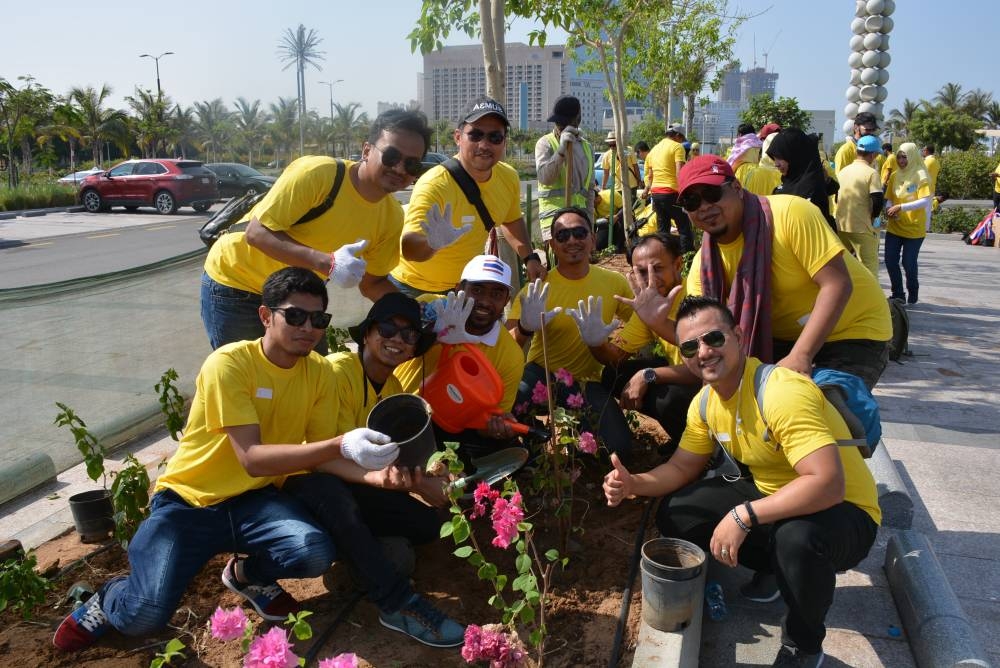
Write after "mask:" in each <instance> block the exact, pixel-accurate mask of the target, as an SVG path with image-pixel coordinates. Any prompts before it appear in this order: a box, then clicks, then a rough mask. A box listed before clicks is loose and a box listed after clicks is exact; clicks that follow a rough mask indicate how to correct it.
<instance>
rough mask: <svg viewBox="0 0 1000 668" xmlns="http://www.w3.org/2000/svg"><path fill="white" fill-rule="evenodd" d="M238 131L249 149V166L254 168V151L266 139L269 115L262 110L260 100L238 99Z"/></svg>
mask: <svg viewBox="0 0 1000 668" xmlns="http://www.w3.org/2000/svg"><path fill="white" fill-rule="evenodd" d="M235 104H236V115H235V116H234V119H235V122H236V131H237V133H238V134H239V137H240V139H241V140H242V141H243V144H244V145H245V146H246V147H247V164H249V165H250V166H251V167H253V149H254V147H255V146H260V144H261V141H262V140H263V139H264V130H265V126H266V125H267V114H266V113H265V112H264V110H263V109H261V106H260V100H254V101H253V102H248V101H247V100H246V98H243V97H240V98H237V99H236V103H235Z"/></svg>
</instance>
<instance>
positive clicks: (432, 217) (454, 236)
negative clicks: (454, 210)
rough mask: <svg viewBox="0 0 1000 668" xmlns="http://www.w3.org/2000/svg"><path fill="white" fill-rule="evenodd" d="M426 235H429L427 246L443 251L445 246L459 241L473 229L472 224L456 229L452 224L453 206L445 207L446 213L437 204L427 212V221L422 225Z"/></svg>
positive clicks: (446, 205) (447, 205)
mask: <svg viewBox="0 0 1000 668" xmlns="http://www.w3.org/2000/svg"><path fill="white" fill-rule="evenodd" d="M420 227H421V228H422V229H423V231H424V234H426V235H427V245H428V246H430V247H431V248H433V249H434V250H441V249H442V248H444V247H445V246H450V245H451V244H453V243H455V242H456V241H458V239H459V238H460V237H461V236H462V235H464V234H466V233H467V232H468V231H469V230H471V229H472V225H471V224H470V223H466V224H465V225H462V226H461V227H454V226H452V224H451V204H445V205H444V212H442V211H441V207H440V206H438V205H437V204H435V205H434V206H432V207H431V208H430V211H428V212H427V220H426V221H424V222H422V223H420Z"/></svg>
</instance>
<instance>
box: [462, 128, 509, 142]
mask: <svg viewBox="0 0 1000 668" xmlns="http://www.w3.org/2000/svg"><path fill="white" fill-rule="evenodd" d="M465 136H466V137H468V138H469V141H471V142H474V143H477V144H478V143H479V142H481V141H482V140H483V137H485V138H486V139H487V141H489V142H490V143H491V144H493V145H494V146H499V145H500V144H502V143H503V142H504V140H505V139H506V138H507V134H506V133H505V132H504V131H503V130H494V131H493V132H483V131H482V130H479V129H476V130H469V131H468V132H466V133H465Z"/></svg>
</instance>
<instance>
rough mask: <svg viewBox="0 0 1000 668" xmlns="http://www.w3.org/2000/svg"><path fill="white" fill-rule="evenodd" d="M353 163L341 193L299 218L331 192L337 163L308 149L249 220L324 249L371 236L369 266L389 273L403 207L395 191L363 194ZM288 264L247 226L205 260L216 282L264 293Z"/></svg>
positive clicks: (217, 244)
mask: <svg viewBox="0 0 1000 668" xmlns="http://www.w3.org/2000/svg"><path fill="white" fill-rule="evenodd" d="M353 164H354V163H352V162H349V161H345V165H344V166H345V168H346V169H347V170H348V173H346V174H344V182H343V183H342V184H341V186H340V190H339V191H338V193H337V198H336V199H335V200H334V202H333V206H331V207H330V208H329V209H328V210H327V211H326V212H324V213H323V215H321V216H319V217H318V218H314V219H313V220H310V221H309V222H307V223H302V224H301V225H295V224H294V223H295V221H297V220H298V219H299V218H301V217H302V216H303V215H305V214H306V212H308V211H309V210H310V209H312V208H313V207H315V206H318V205H319V204H321V203H322V202H323V200H325V199H326V198H327V196H328V195H329V194H330V188H332V187H333V180H334V177H335V176H336V173H337V163H336V161H335V160H334V159H333V158H327V157H323V156H315V155H307V156H305V157H302V158H299V159H298V160H295V161H294V162H292V164H290V165H288V167H287V168H286V169H285V171H284V173H283V174H282V175H281V178H279V179H278V181H277V182H276V183H275V184H274V186H272V187H271V189H270V190H269V191H267V194H266V195H264V198H263V199H261V201H260V202H258V203H257V206H255V207H254V208H253V209H252V210H251V211H250V213H249V214H248V215H247V217H246V218H244V220H250V219H251V218H257V219H258V220H260V222H261V224H262V225H264V227H266V228H268V229H269V230H272V231H274V232H284V233H285V234H287V235H288V236H290V237H291V238H292V239H294V240H295V241H297V242H299V243H300V244H303V245H304V246H309V247H310V248H314V249H316V250H319V251H322V252H324V253H332V252H333V251H335V250H337V249H338V248H340V247H341V246H343V245H344V244H351V243H354V242H355V241H358V240H359V239H367V240H368V246H366V247H365V249H364V250H363V251H362V252H361V253H360V254H359V257H361V258H363V259H364V260H365V261H366V262H367V263H368V266H367V268H366V271H367V272H368V273H369V274H372V275H374V276H385V275H387V274H388V273H389V271H390V270H392V268H393V267H395V266H396V263H397V262H398V261H399V236H400V231H401V230H402V229H403V209H402V207H401V206H400V204H399V201H397V200H396V198H395V197H392V196H391V195H390V196H386V197H383V198H382V199H380V200H379V201H378V202H369V201H368V200H366V199H365V198H364V197H362V196H361V194H360V193H358V191H357V190H356V189H355V188H354V185H353V184H352V183H351V176H350V173H349V172H350V169H351V165H353ZM285 266H287V265H285V264H284V263H283V262H280V261H278V260H275V259H274V258H272V257H270V256H269V255H266V254H265V253H264V252H262V251H260V250H258V249H256V248H254V247H253V246H251V245H250V244H248V243H247V241H246V239H245V238H244V234H243V232H235V233H232V234H223V235H222V236H221V237H220V238H219V240H218V241H216V242H215V244H214V245H213V246H212V248H211V250H209V251H208V258H207V259H206V260H205V271H206V272H207V273H208V275H209V276H211V277H212V279H213V280H215V281H216V282H218V283H221V284H223V285H227V286H229V287H231V288H237V289H239V290H246V291H247V292H254V293H258V294H259V293H260V292H261V289H262V288H263V285H264V280H265V279H266V278H267V277H268V276H270V275H271V274H273V273H274V272H276V271H277V270H279V269H281V268H283V267H285ZM317 273H318V274H319V275H320V276H322V277H323V278H326V275H325V274H323V273H320V272H317Z"/></svg>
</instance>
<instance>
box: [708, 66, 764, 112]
mask: <svg viewBox="0 0 1000 668" xmlns="http://www.w3.org/2000/svg"><path fill="white" fill-rule="evenodd" d="M777 82H778V73H777V72H768V71H767V70H765V69H764V68H763V67H754V68H752V69H749V70H741V69H740V64H739V62H734V63H733V64H732V66H731V67H730V69H728V70H727V71H726V75H725V77H724V78H723V81H722V87H721V88H719V102H743V103H746V102H749V101H750V98H752V97H754V96H755V95H762V94H764V95H767V96H768V97H769V98H771V99H772V100H773V99H774V88H775V85H776V84H777Z"/></svg>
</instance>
